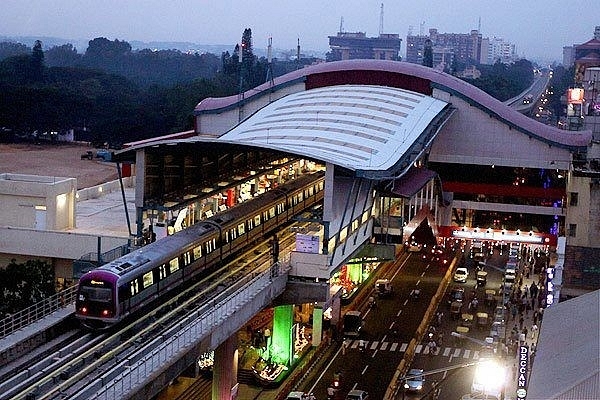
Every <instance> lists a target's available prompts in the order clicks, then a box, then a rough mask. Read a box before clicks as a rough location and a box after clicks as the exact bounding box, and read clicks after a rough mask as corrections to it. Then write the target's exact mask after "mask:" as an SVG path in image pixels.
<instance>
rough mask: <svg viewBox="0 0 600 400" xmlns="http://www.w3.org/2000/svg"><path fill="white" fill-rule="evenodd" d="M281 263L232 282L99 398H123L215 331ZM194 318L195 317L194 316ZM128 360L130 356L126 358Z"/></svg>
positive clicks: (97, 396) (275, 273)
mask: <svg viewBox="0 0 600 400" xmlns="http://www.w3.org/2000/svg"><path fill="white" fill-rule="evenodd" d="M279 272H280V271H279V265H277V264H276V265H274V266H272V267H271V268H269V269H268V270H266V271H264V272H261V273H259V274H258V275H255V276H249V277H246V278H245V279H242V280H241V281H239V282H237V283H236V284H234V285H232V286H231V287H230V288H228V289H227V290H226V291H225V292H223V293H221V294H220V295H219V296H217V298H215V299H214V300H213V301H211V302H210V303H207V304H206V305H204V306H202V307H201V308H200V309H199V310H198V311H197V312H196V313H195V314H194V319H193V320H192V321H190V322H189V323H188V325H187V326H185V327H183V328H182V329H181V330H180V331H179V333H178V334H177V335H174V336H171V337H170V338H168V339H167V340H166V341H165V342H164V343H162V344H161V345H160V346H159V347H157V348H155V349H154V350H152V351H151V352H150V353H149V354H147V355H146V356H145V357H143V358H142V359H140V360H139V361H137V362H136V363H134V364H133V365H130V366H128V367H127V369H126V370H125V372H123V373H121V374H120V375H119V376H118V377H116V378H115V379H113V380H112V381H111V382H109V383H108V384H107V385H105V386H103V387H102V389H101V390H100V391H99V392H97V393H96V394H95V395H94V396H93V398H95V399H116V398H122V397H124V395H126V394H127V393H128V392H129V391H131V390H132V389H133V388H135V387H136V386H138V385H141V384H143V383H144V382H145V380H146V379H147V378H148V377H149V376H152V375H153V374H154V373H155V372H157V371H159V370H160V369H162V368H164V366H165V365H166V364H167V363H168V362H169V361H170V360H173V359H174V358H175V357H176V356H177V355H178V353H180V352H181V351H182V350H184V351H185V349H186V348H187V349H189V348H190V346H191V345H193V344H194V343H198V341H199V340H200V339H202V337H204V336H206V335H207V334H209V333H211V332H212V331H214V329H215V328H216V327H218V326H219V325H220V324H221V323H222V322H223V320H224V319H226V318H227V316H229V315H230V314H232V313H233V312H235V311H239V310H240V308H241V307H242V306H243V305H244V304H246V303H248V302H249V301H251V300H252V299H253V298H254V297H255V296H256V295H257V294H258V293H260V292H261V291H263V290H265V288H268V287H269V286H271V285H272V283H273V278H274V277H276V276H278V275H279ZM190 320H191V318H190ZM123 362H125V363H127V360H123Z"/></svg>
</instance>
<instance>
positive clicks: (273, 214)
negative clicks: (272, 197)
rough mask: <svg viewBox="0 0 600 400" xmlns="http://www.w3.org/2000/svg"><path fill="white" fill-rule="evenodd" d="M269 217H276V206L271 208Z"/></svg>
mask: <svg viewBox="0 0 600 400" xmlns="http://www.w3.org/2000/svg"><path fill="white" fill-rule="evenodd" d="M269 218H275V207H271V208H269Z"/></svg>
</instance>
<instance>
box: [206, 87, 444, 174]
mask: <svg viewBox="0 0 600 400" xmlns="http://www.w3.org/2000/svg"><path fill="white" fill-rule="evenodd" d="M453 111H454V109H453V108H452V107H450V105H449V104H448V103H446V102H444V101H441V100H438V99H435V98H433V97H431V96H426V95H423V94H420V93H416V92H412V91H408V90H404V89H398V88H393V87H384V86H373V85H339V86H327V87H322V88H317V89H311V90H307V91H302V92H298V93H293V94H290V95H287V96H285V97H283V98H281V99H279V100H276V101H274V102H273V103H270V104H269V105H267V106H265V107H264V108H262V109H260V110H259V111H257V112H256V113H255V114H254V115H252V116H250V117H249V118H247V119H246V120H244V121H243V122H241V123H240V124H239V125H237V126H236V127H234V128H233V129H231V130H230V131H228V132H227V133H225V134H223V135H222V136H220V137H219V138H218V139H216V140H215V141H216V142H221V143H223V142H224V143H232V144H238V145H240V144H241V145H248V146H256V147H261V148H268V149H273V150H277V151H282V152H287V153H292V154H296V155H301V156H305V157H308V158H311V159H316V160H320V161H324V162H330V163H332V164H334V165H338V166H341V167H344V168H347V169H349V170H351V171H354V172H355V173H356V175H358V176H365V177H367V178H372V179H378V178H379V179H386V178H390V177H394V176H401V175H403V174H404V173H405V172H406V171H407V170H408V169H409V168H410V165H411V164H412V163H413V162H414V161H416V160H417V159H418V157H420V156H421V155H422V154H423V152H424V150H425V148H426V147H427V146H429V145H430V144H431V141H432V140H433V138H434V136H435V134H436V133H437V132H438V131H439V129H441V127H442V126H443V124H444V123H445V122H446V121H447V119H448V118H449V117H450V115H451V114H452V112H453ZM213 140H214V139H213Z"/></svg>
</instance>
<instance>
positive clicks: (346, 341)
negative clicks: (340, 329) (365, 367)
mask: <svg viewBox="0 0 600 400" xmlns="http://www.w3.org/2000/svg"><path fill="white" fill-rule="evenodd" d="M347 349H348V339H344V341H343V342H342V355H343V356H345V355H346V350H347Z"/></svg>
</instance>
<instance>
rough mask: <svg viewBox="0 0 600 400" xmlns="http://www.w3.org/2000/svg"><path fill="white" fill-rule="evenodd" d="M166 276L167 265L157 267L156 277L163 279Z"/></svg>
mask: <svg viewBox="0 0 600 400" xmlns="http://www.w3.org/2000/svg"><path fill="white" fill-rule="evenodd" d="M166 277H167V266H166V264H163V265H161V266H160V267H158V279H165V278H166Z"/></svg>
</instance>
